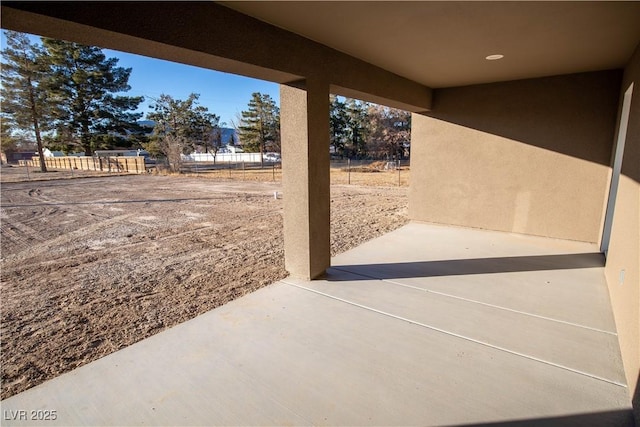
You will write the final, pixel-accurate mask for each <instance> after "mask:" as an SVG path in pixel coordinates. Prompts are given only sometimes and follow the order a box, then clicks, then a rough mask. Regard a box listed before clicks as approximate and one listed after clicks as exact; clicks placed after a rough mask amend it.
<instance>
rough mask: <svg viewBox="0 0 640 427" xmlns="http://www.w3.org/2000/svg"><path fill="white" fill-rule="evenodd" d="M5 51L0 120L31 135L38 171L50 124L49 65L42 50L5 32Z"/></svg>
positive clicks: (18, 35) (19, 35)
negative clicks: (0, 117) (46, 88)
mask: <svg viewBox="0 0 640 427" xmlns="http://www.w3.org/2000/svg"><path fill="white" fill-rule="evenodd" d="M5 35H6V38H7V47H6V48H5V49H4V50H3V51H2V57H3V61H2V89H1V96H2V116H3V117H4V118H5V120H6V122H7V124H8V125H9V126H13V127H15V128H16V129H21V130H24V131H30V132H33V135H35V139H36V143H37V146H38V156H39V158H40V170H41V171H42V172H46V171H47V166H46V164H45V162H44V154H43V143H42V133H43V131H45V130H46V129H48V128H49V126H50V123H51V110H50V108H49V105H50V104H49V103H48V102H47V91H46V90H45V86H46V83H45V82H46V80H47V78H48V73H49V70H50V68H49V66H50V65H49V62H48V60H47V57H46V55H45V54H44V52H43V50H42V48H41V47H40V46H39V45H36V44H32V43H31V42H30V41H29V39H28V38H27V36H26V35H25V34H23V33H17V32H14V31H6V32H5Z"/></svg>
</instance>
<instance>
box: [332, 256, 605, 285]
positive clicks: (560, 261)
mask: <svg viewBox="0 0 640 427" xmlns="http://www.w3.org/2000/svg"><path fill="white" fill-rule="evenodd" d="M604 261H605V260H604V256H603V255H602V254H601V253H581V254H562V255H531V256H516V257H499V258H475V259H453V260H443V261H416V262H398V263H388V264H354V265H336V266H333V267H332V268H334V269H336V270H339V271H345V272H349V273H353V274H356V275H358V276H360V277H361V280H368V279H372V278H373V279H409V278H413V277H438V276H458V275H466V274H491V273H512V272H518V271H544V270H568V269H577V268H595V267H604ZM326 279H327V280H329V281H345V280H349V281H351V280H358V278H353V277H351V276H350V277H349V278H346V277H344V276H339V275H332V274H328V275H327V277H326Z"/></svg>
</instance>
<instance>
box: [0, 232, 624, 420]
mask: <svg viewBox="0 0 640 427" xmlns="http://www.w3.org/2000/svg"><path fill="white" fill-rule="evenodd" d="M332 263H333V267H332V268H331V269H330V270H329V271H328V274H327V276H326V278H324V279H322V280H316V281H312V282H309V281H304V280H297V279H292V278H288V279H285V280H283V281H282V282H279V283H276V284H273V285H271V286H268V287H267V288H263V289H261V290H259V291H257V292H255V293H253V294H250V295H247V296H245V297H243V298H241V299H239V300H236V301H234V302H232V303H230V304H227V305H225V306H223V307H220V308H218V309H216V310H213V311H211V312H208V313H206V314H204V315H202V316H199V317H197V318H195V319H193V320H191V321H189V322H186V323H184V324H181V325H179V326H177V327H174V328H172V329H170V330H167V331H165V332H162V333H160V334H158V335H156V336H154V337H152V338H149V339H146V340H144V341H142V342H139V343H137V344H135V345H133V346H131V347H128V348H126V349H124V350H121V351H118V352H117V353H114V354H111V355H109V356H106V357H104V358H102V359H100V360H98V361H96V362H93V363H90V364H88V365H86V366H84V367H81V368H79V369H76V370H75V371H72V372H70V373H68V374H65V375H62V376H60V377H58V378H56V379H53V380H51V381H49V382H46V383H44V384H42V385H40V386H37V387H35V388H33V389H31V390H28V391H26V392H24V393H21V394H19V395H16V396H13V397H11V398H9V399H6V400H4V401H3V402H2V412H3V425H32V424H34V421H33V420H32V418H31V410H36V411H38V410H43V411H45V412H44V413H46V411H48V410H49V411H51V410H53V411H56V420H54V421H50V422H47V425H486V424H489V425H491V424H498V425H503V424H504V425H534V424H535V425H563V426H565V425H580V426H584V425H594V426H595V425H633V414H632V409H631V406H630V402H629V399H628V390H627V387H626V385H625V379H624V371H623V367H622V360H621V357H620V351H619V347H618V340H617V335H616V333H615V326H614V322H613V315H612V312H611V306H610V303H609V297H608V292H607V287H606V282H605V278H604V271H603V270H604V269H603V257H602V255H601V254H599V253H597V247H596V246H595V245H591V244H585V243H578V242H571V241H566V240H555V239H546V238H538V237H525V236H521V235H515V234H510V233H502V232H491V231H482V230H472V229H463V228H455V227H446V226H441V225H433V224H426V223H419V222H414V223H411V224H409V225H406V226H404V227H403V228H401V229H398V230H396V231H394V232H392V233H389V234H387V235H385V236H382V237H380V238H378V239H375V240H373V241H370V242H368V243H366V244H364V245H362V246H360V247H358V248H356V249H353V250H351V251H349V252H346V253H344V254H342V255H340V256H338V257H336V258H334V259H333V260H332ZM21 410H26V411H27V412H26V413H25V414H26V415H25V417H27V420H26V421H25V420H20V419H19V418H20V417H21V416H22V415H21V414H22V413H21V412H20V411H21ZM11 417H13V418H18V419H10V418H11Z"/></svg>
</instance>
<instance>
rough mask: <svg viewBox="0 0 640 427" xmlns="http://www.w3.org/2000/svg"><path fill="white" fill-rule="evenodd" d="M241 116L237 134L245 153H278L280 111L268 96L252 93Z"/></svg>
mask: <svg viewBox="0 0 640 427" xmlns="http://www.w3.org/2000/svg"><path fill="white" fill-rule="evenodd" d="M241 114H242V118H241V119H240V125H239V126H238V133H239V137H240V142H241V143H242V146H243V149H244V150H245V151H248V152H254V153H255V152H259V153H261V154H262V155H264V153H265V152H266V151H275V152H280V109H279V108H278V107H277V106H276V103H275V101H274V100H273V99H272V98H271V97H270V96H269V95H266V94H261V93H259V92H255V93H253V94H252V95H251V100H250V101H249V105H248V109H247V110H246V111H242V113H241ZM263 157H264V156H261V159H262V161H263V162H264V159H263Z"/></svg>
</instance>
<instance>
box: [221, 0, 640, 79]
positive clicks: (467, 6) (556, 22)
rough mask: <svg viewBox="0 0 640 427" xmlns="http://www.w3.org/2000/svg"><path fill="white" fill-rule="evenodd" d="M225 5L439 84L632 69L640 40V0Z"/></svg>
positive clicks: (378, 64)
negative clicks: (496, 56) (490, 57)
mask: <svg viewBox="0 0 640 427" xmlns="http://www.w3.org/2000/svg"><path fill="white" fill-rule="evenodd" d="M219 3H221V4H223V5H224V6H227V7H230V8H232V9H235V10H237V11H239V12H242V13H244V14H247V15H250V16H252V17H254V18H257V19H259V20H262V21H264V22H267V23H270V24H272V25H275V26H277V27H281V28H283V29H285V30H288V31H291V32H293V33H296V34H299V35H301V36H303V37H306V38H309V39H311V40H314V41H316V42H319V43H321V44H324V45H326V46H329V47H332V48H334V49H336V50H339V51H341V52H344V53H347V54H349V55H351V56H354V57H356V58H359V59H361V60H364V61H366V62H369V63H371V64H374V65H377V66H379V67H381V68H384V69H386V70H388V71H391V72H393V73H395V74H398V75H400V76H403V77H406V78H408V79H411V80H414V81H416V82H418V83H421V84H423V85H425V86H428V87H432V88H441V87H452V86H463V85H470V84H479V83H489V82H497V81H507V80H517V79H524V78H535V77H542V76H551V75H559V74H569V73H579V72H587V71H597V70H606V69H612V68H622V67H623V66H624V65H625V64H626V62H627V61H628V60H629V58H630V57H631V55H632V53H633V51H634V49H635V47H636V46H637V45H638V43H640V25H638V23H639V22H640V2H386V1H383V2H300V1H298V2H256V1H253V2H246V1H241V2H238V1H225V2H219ZM492 54H502V55H504V58H503V59H501V60H499V61H487V60H485V57H486V56H488V55H492Z"/></svg>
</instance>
